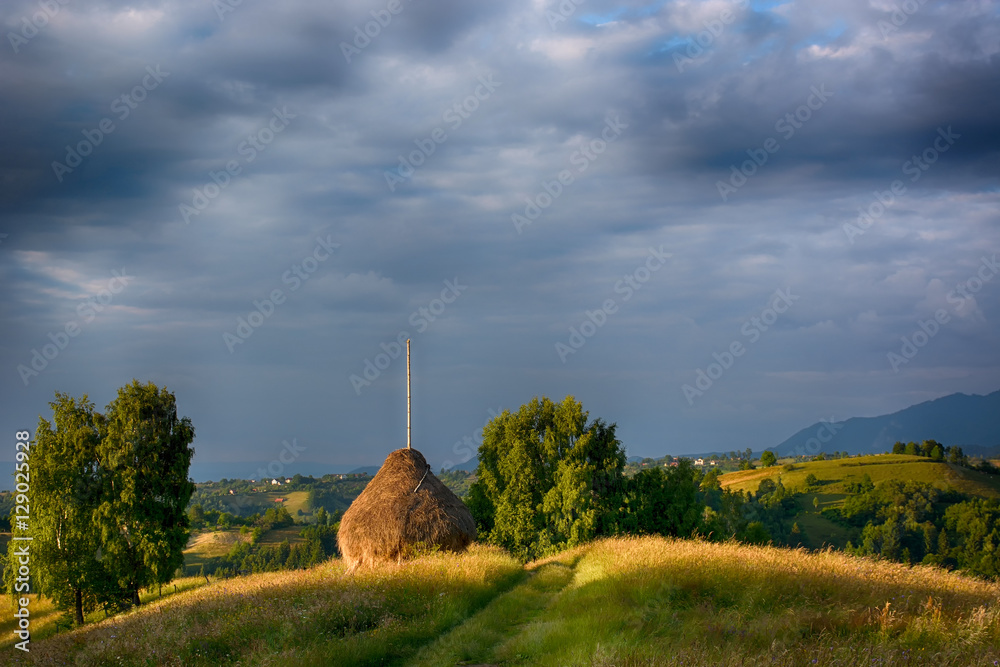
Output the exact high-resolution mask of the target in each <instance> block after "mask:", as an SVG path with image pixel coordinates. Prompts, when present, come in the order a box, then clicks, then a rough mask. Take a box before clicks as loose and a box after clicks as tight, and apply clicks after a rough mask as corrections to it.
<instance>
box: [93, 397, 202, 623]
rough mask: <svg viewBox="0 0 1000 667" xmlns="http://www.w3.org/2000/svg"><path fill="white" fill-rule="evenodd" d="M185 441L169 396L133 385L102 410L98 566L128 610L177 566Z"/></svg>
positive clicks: (185, 493)
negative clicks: (124, 596) (122, 593)
mask: <svg viewBox="0 0 1000 667" xmlns="http://www.w3.org/2000/svg"><path fill="white" fill-rule="evenodd" d="M193 439H194V428H193V427H192V425H191V421H190V420H189V419H188V418H186V417H185V418H178V416H177V405H176V400H175V398H174V395H173V394H172V393H170V392H168V391H167V390H166V388H163V389H160V388H158V387H157V386H156V385H154V384H153V383H151V382H150V383H148V384H145V385H143V384H140V383H139V382H138V381H137V380H133V381H132V383H131V384H128V385H126V386H125V387H123V388H121V389H119V390H118V396H117V398H115V400H113V401H112V402H111V403H110V404H109V405H108V407H107V417H106V426H105V434H104V438H103V440H102V441H101V444H100V446H99V448H98V454H99V458H100V460H101V464H102V466H103V468H104V472H105V474H104V475H103V482H104V489H103V491H104V492H103V494H102V501H101V504H100V505H99V506H98V508H97V510H96V512H95V517H96V521H97V524H98V525H99V526H100V530H101V541H102V544H103V549H104V563H105V566H106V567H107V568H108V570H109V571H110V572H111V573H112V574H113V576H114V577H115V579H116V581H117V583H118V586H119V587H121V588H124V589H126V590H128V591H129V592H130V594H131V597H132V603H133V604H135V605H138V604H139V603H140V601H139V590H140V589H141V588H145V587H147V586H150V585H153V584H157V583H160V584H163V583H167V582H168V581H170V578H171V577H172V576H173V573H174V572H175V571H176V570H177V568H178V567H180V566H181V565H182V564H183V563H184V554H183V549H184V546H185V544H186V543H187V539H188V535H189V532H188V517H187V513H186V512H185V508H186V507H187V505H188V501H189V500H190V498H191V494H192V493H193V492H194V484H193V483H192V482H191V481H190V480H189V479H188V469H189V467H190V465H191V457H192V456H193V455H194V450H193V449H192V448H191V447H190V444H191V441H192V440H193Z"/></svg>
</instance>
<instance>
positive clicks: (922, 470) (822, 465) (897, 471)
mask: <svg viewBox="0 0 1000 667" xmlns="http://www.w3.org/2000/svg"><path fill="white" fill-rule="evenodd" d="M791 465H792V466H793V467H792V470H786V469H785V466H782V465H776V466H772V467H770V468H758V469H756V470H740V471H738V472H728V473H726V474H724V475H722V476H721V477H720V478H719V483H720V484H722V487H723V488H729V489H732V490H734V491H735V490H737V489H741V490H743V491H756V490H757V486H758V485H759V484H760V481H761V480H762V479H765V478H767V477H770V478H773V479H775V480H777V478H778V477H779V476H780V477H781V482H782V484H784V485H785V486H786V487H788V488H800V489H801V488H805V486H806V477H807V476H808V475H810V474H813V475H816V477H817V478H818V479H819V480H820V482H821V486H822V489H823V493H826V494H834V495H837V494H846V489H845V487H846V485H847V484H850V483H852V482H860V481H861V479H862V478H863V477H864V476H865V475H866V474H867V475H868V476H869V477H870V478H871V480H872V482H874V483H875V484H878V483H879V482H882V481H885V480H889V479H899V480H909V481H915V482H926V483H928V484H933V485H935V486H938V487H940V488H952V489H955V490H956V491H961V492H962V493H967V494H969V495H974V496H982V497H984V498H1000V477H997V476H994V475H987V474H986V473H982V472H979V471H976V470H970V469H968V468H962V467H960V466H956V465H952V464H949V463H939V462H935V461H932V460H931V459H929V458H926V457H923V456H907V455H905V454H880V455H875V456H859V457H853V458H847V459H834V460H831V461H809V462H806V463H794V464H791Z"/></svg>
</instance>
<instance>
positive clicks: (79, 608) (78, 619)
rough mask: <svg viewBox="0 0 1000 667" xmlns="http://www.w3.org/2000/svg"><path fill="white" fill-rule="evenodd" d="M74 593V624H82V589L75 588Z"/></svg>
mask: <svg viewBox="0 0 1000 667" xmlns="http://www.w3.org/2000/svg"><path fill="white" fill-rule="evenodd" d="M75 593H76V625H77V627H80V626H81V625H83V589H82V588H77V589H76V590H75Z"/></svg>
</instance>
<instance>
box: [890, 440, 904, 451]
mask: <svg viewBox="0 0 1000 667" xmlns="http://www.w3.org/2000/svg"><path fill="white" fill-rule="evenodd" d="M905 451H906V445H904V444H903V443H901V442H900V441H899V440H897V441H896V444H894V445H893V446H892V453H893V454H903V453H905Z"/></svg>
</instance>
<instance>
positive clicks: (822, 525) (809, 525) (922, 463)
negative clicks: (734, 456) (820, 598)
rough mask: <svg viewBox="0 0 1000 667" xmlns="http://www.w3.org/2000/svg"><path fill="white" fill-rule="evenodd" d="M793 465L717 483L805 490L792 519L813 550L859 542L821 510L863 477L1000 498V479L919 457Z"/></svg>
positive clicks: (734, 474)
mask: <svg viewBox="0 0 1000 667" xmlns="http://www.w3.org/2000/svg"><path fill="white" fill-rule="evenodd" d="M791 465H792V469H791V470H786V469H785V466H784V465H782V462H780V461H779V463H778V465H775V466H771V467H770V468H757V469H756V470H740V471H737V472H728V473H725V474H724V475H721V476H720V477H719V483H720V484H721V485H722V487H723V488H725V489H730V490H733V491H736V490H742V491H745V492H749V493H753V492H754V491H756V490H757V487H758V486H759V485H760V483H761V481H762V480H764V479H773V480H775V481H777V480H778V479H779V478H780V480H781V483H782V484H783V485H784V486H785V488H787V489H789V490H791V491H802V492H804V493H803V495H802V496H800V497H798V499H797V502H798V511H797V513H796V514H795V516H794V517H793V518H792V521H794V522H795V523H797V524H798V526H799V530H800V531H801V532H800V539H801V542H802V545H803V546H806V547H811V548H821V547H823V546H825V545H832V546H834V547H836V548H838V549H842V548H843V547H844V546H846V545H847V542H848V540H850V539H852V537H853V538H854V539H855V540H856V539H857V535H856V534H855V535H853V536H852V533H851V531H850V530H849V529H847V528H845V527H843V526H841V525H838V524H836V523H834V522H833V521H830V520H829V519H827V518H826V517H824V516H823V515H822V514H821V512H822V511H823V510H824V509H826V508H829V507H839V506H840V505H842V504H843V502H844V500H845V499H846V498H847V497H848V495H849V494H848V492H847V485H848V484H852V483H856V482H860V481H861V480H862V479H863V478H864V476H865V475H868V477H869V478H870V479H871V480H872V483H874V484H876V485H878V484H879V483H880V482H884V481H887V480H904V481H916V482H926V483H927V484H933V485H934V486H937V487H939V488H942V489H954V490H957V491H961V492H963V493H967V494H970V495H973V496H980V497H984V498H1000V477H997V476H993V475H987V474H985V473H982V472H979V471H976V470H970V469H968V468H963V467H960V466H955V465H951V464H948V463H939V462H935V461H932V460H930V459H928V458H926V457H922V456H906V455H905V454H882V455H878V456H861V457H854V458H846V459H834V460H830V461H809V462H807V463H793V464H791ZM809 475H815V476H816V479H817V480H818V483H816V484H814V485H812V486H809V485H807V484H806V477H808V476H809ZM814 499H815V500H818V502H819V506H818V507H816V506H815V505H813V501H814ZM793 544H794V542H793Z"/></svg>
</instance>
